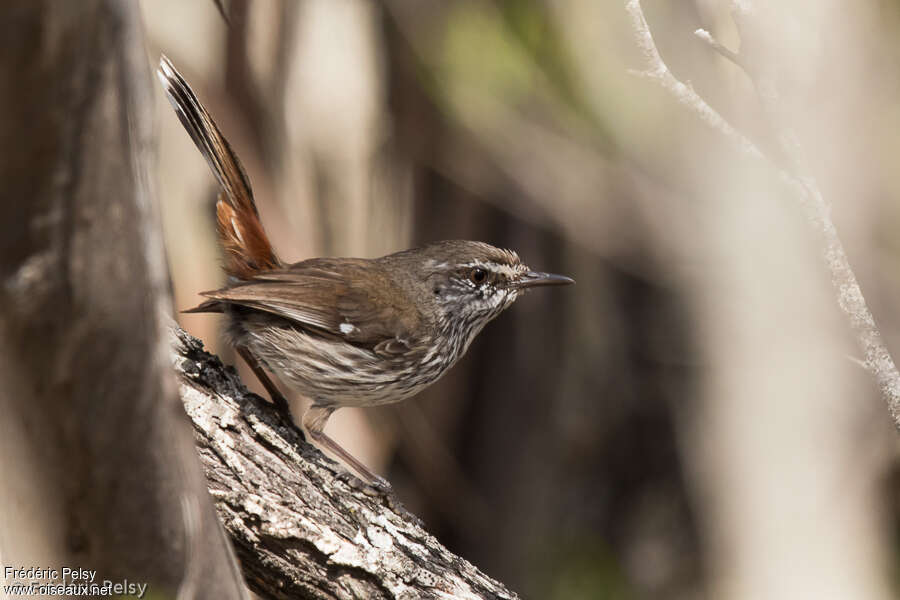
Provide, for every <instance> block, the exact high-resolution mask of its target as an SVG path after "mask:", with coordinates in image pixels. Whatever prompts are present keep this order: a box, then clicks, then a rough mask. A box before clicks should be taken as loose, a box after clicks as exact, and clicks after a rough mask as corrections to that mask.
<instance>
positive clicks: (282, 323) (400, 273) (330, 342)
mask: <svg viewBox="0 0 900 600" xmlns="http://www.w3.org/2000/svg"><path fill="white" fill-rule="evenodd" d="M158 75H159V79H160V81H162V84H163V86H164V88H165V90H166V95H167V96H168V98H169V101H170V102H171V103H172V106H173V107H174V108H175V112H176V113H177V114H178V117H179V119H180V120H181V122H182V124H183V125H184V127H185V129H187V131H188V133H189V134H190V136H191V138H192V139H193V140H194V143H195V144H196V145H197V148H199V149H200V152H201V153H202V154H203V156H204V157H205V158H206V161H207V162H208V163H209V165H210V167H211V168H212V170H213V173H214V174H215V176H216V179H218V180H219V183H220V184H221V186H222V188H223V191H222V192H220V194H219V199H218V202H217V204H216V214H217V218H218V235H219V240H220V242H221V244H222V246H223V248H224V249H225V272H226V273H227V274H228V282H227V285H226V287H225V288H223V289H220V290H216V291H212V292H204V294H203V295H204V296H206V297H208V298H209V300H207V301H206V302H204V303H202V304H201V305H200V306H198V307H196V308H193V309H191V310H189V311H186V312H221V313H224V314H225V315H226V316H227V318H228V329H227V333H228V338H229V340H230V343H231V344H233V345H234V347H235V349H236V350H237V352H238V353H239V354H240V355H241V356H242V357H243V358H244V360H245V361H247V364H249V365H250V368H251V369H253V372H254V373H255V374H256V376H257V377H259V380H260V381H261V382H262V384H263V385H264V386H265V388H266V390H267V391H268V392H269V394H270V395H271V397H272V401H273V402H274V403H275V404H276V405H277V406H278V407H279V408H280V409H282V410H284V411H285V412H288V404H287V401H286V400H285V398H284V396H282V394H281V392H280V391H279V390H278V388H277V387H276V386H275V385H274V384H273V383H272V381H271V380H270V379H269V377H268V376H267V375H266V373H265V371H264V370H263V369H262V367H263V366H264V367H265V368H267V369H268V370H269V371H272V372H274V373H276V374H277V375H278V376H279V377H280V378H281V379H282V380H283V381H284V382H285V383H287V384H289V385H290V386H291V387H293V388H294V389H296V390H297V391H299V392H300V393H302V394H304V395H305V396H307V397H309V398H310V399H311V400H312V402H313V404H312V406H311V407H310V408H309V410H307V411H306V414H304V415H303V427H304V428H305V429H306V431H307V432H308V433H309V435H310V437H311V438H312V439H313V440H315V441H316V442H318V443H320V444H322V445H323V446H325V447H327V448H329V449H330V450H332V451H333V452H334V453H336V454H337V455H338V456H340V457H341V458H342V459H343V460H344V461H345V462H346V463H348V464H349V465H350V466H352V467H353V468H354V469H355V470H356V471H358V472H359V473H360V474H362V475H363V476H364V477H365V478H367V479H368V480H369V481H370V482H375V481H383V480H381V479H380V478H378V477H376V476H375V475H374V474H373V473H372V472H371V471H369V469H367V468H366V467H365V465H363V464H362V463H360V462H359V461H358V460H356V459H355V458H353V456H351V455H350V454H349V453H348V452H346V451H345V450H344V449H343V448H341V447H340V446H339V445H338V444H337V443H336V442H335V441H334V440H332V439H331V438H329V437H328V436H326V435H325V433H324V431H323V430H324V428H325V423H326V422H327V421H328V417H330V416H331V414H332V413H333V412H334V411H335V410H337V409H338V408H340V407H342V406H375V405H379V404H388V403H392V402H399V401H401V400H404V399H406V398H409V397H410V396H413V395H415V394H416V393H418V392H419V391H421V390H422V389H423V388H425V387H427V386H428V385H431V384H432V383H434V382H435V381H437V379H438V378H439V377H440V376H441V375H443V374H444V373H445V372H446V371H447V369H449V368H450V367H451V366H453V364H454V363H455V362H456V361H457V360H459V358H460V357H461V356H462V355H463V354H465V352H466V350H467V349H468V347H469V344H470V343H471V342H472V340H473V339H474V338H475V336H476V335H477V334H478V332H480V331H481V329H482V328H483V327H484V326H485V325H486V324H487V323H488V322H489V321H490V320H491V319H493V318H494V317H496V316H497V315H499V314H500V313H501V312H503V311H504V310H505V309H506V308H508V307H509V306H510V305H511V304H512V303H513V302H514V301H515V300H516V298H518V297H519V296H520V295H522V294H523V293H524V292H525V291H526V290H528V289H530V288H532V287H536V286H544V285H561V284H569V283H574V281H573V280H572V279H570V278H568V277H563V276H561V275H552V274H549V273H536V272H534V271H532V270H531V269H529V268H528V267H527V266H526V265H524V264H522V262H521V261H520V260H519V257H518V256H517V255H516V253H515V252H510V251H509V250H501V249H499V248H495V247H493V246H490V245H488V244H485V243H482V242H469V241H461V240H453V241H444V242H436V243H433V244H428V245H427V246H422V247H421V248H415V249H412V250H405V251H403V252H397V253H395V254H389V255H387V256H383V257H381V258H375V259H366V258H312V259H309V260H304V261H301V262H298V263H293V264H286V263H283V262H281V260H279V259H278V257H277V256H276V255H275V252H274V251H273V249H272V246H271V244H270V243H269V240H268V237H267V236H266V233H265V231H264V230H263V228H262V224H261V223H260V220H259V216H258V214H257V211H256V205H255V203H254V201H253V193H252V191H251V189H250V182H249V180H248V179H247V175H246V174H245V173H244V170H243V168H242V167H241V164H240V161H239V160H238V158H237V156H236V155H235V154H234V152H233V151H232V150H231V147H230V146H229V145H228V142H227V141H226V140H225V138H224V137H223V136H222V134H221V132H220V131H219V129H218V127H217V126H216V124H215V123H214V122H213V120H212V118H211V117H210V115H209V113H208V112H207V111H206V109H205V108H204V107H203V106H202V105H201V104H200V102H199V101H198V100H197V97H196V96H195V95H194V93H193V91H192V90H191V88H190V87H189V86H188V84H187V82H185V80H184V78H183V77H182V76H181V75H180V74H179V73H178V71H176V70H175V68H174V67H173V66H172V63H171V62H169V60H168V59H167V58H166V57H165V56H163V57H162V58H161V60H160V66H159V71H158Z"/></svg>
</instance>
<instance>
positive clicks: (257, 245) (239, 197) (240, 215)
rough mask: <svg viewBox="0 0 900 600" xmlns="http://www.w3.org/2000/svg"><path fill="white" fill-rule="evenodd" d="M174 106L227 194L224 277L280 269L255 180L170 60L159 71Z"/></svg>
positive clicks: (220, 215) (223, 204) (221, 220)
mask: <svg viewBox="0 0 900 600" xmlns="http://www.w3.org/2000/svg"><path fill="white" fill-rule="evenodd" d="M157 75H158V76H159V79H160V81H161V82H162V84H163V87H164V88H165V90H166V96H168V98H169V102H170V103H171V104H172V106H173V107H174V108H175V113H176V114H177V115H178V118H179V119H180V120H181V123H182V125H184V128H185V129H186V130H187V132H188V134H190V136H191V139H192V140H194V144H196V146H197V149H199V150H200V152H201V154H203V157H204V158H206V162H207V163H209V166H210V168H211V169H212V171H213V173H214V174H215V176H216V179H218V180H219V184H220V185H221V186H222V189H223V191H222V192H220V193H219V200H218V202H217V203H216V217H217V230H218V233H219V241H220V243H221V244H222V248H224V250H225V272H226V273H228V274H229V275H231V276H232V277H237V278H238V279H250V278H251V277H253V276H254V275H255V274H257V273H259V272H261V271H267V270H271V269H277V268H279V267H280V266H281V262H280V261H279V260H278V257H277V256H275V252H274V251H273V250H272V244H271V243H269V238H268V237H267V236H266V232H265V231H264V230H263V228H262V223H260V221H259V213H257V211H256V204H255V203H254V201H253V190H252V189H251V187H250V180H249V179H248V178H247V174H246V173H245V172H244V168H243V167H242V166H241V161H240V160H238V157H237V156H236V155H235V153H234V151H232V149H231V146H230V145H229V144H228V141H227V140H226V139H225V136H223V135H222V132H221V131H219V128H218V127H217V126H216V123H215V121H213V119H212V117H211V116H210V115H209V113H208V112H207V111H206V109H205V108H204V107H203V105H202V104H200V101H199V100H197V96H196V95H195V94H194V92H193V90H191V88H190V86H189V85H188V84H187V82H186V81H185V80H184V78H183V77H182V76H181V74H180V73H179V72H178V71H177V70H175V67H174V66H172V63H171V62H170V61H169V59H168V58H166V57H165V56H163V57H161V58H160V61H159V70H158V71H157Z"/></svg>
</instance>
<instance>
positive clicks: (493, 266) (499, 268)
mask: <svg viewBox="0 0 900 600" xmlns="http://www.w3.org/2000/svg"><path fill="white" fill-rule="evenodd" d="M462 266H463V267H466V268H471V267H481V268H482V269H485V270H487V271H491V272H492V273H497V274H500V275H505V276H506V277H508V278H510V279H511V278H513V277H515V276H516V275H518V274H520V273H522V272H524V271H526V270H527V269H528V267H526V266H525V265H522V264H519V265H516V266H513V265H503V264H499V263H495V262H485V261H483V260H473V261H470V262H467V263H465V264H464V265H462Z"/></svg>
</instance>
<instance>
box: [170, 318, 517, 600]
mask: <svg viewBox="0 0 900 600" xmlns="http://www.w3.org/2000/svg"><path fill="white" fill-rule="evenodd" d="M173 335H174V338H175V339H174V343H173V353H174V362H175V366H176V370H177V371H178V373H179V374H180V375H181V386H180V388H181V396H182V400H183V401H184V406H185V409H186V410H187V412H188V415H189V416H190V418H191V420H192V421H193V424H194V433H195V439H196V442H197V447H198V450H199V453H200V460H201V463H202V465H203V468H204V470H205V471H206V476H207V480H208V483H209V488H210V492H211V493H212V495H213V498H214V499H215V504H216V509H217V511H218V513H219V517H220V519H221V521H222V522H223V524H224V526H225V529H226V531H227V532H228V534H229V535H230V537H231V540H232V543H233V544H234V547H235V549H236V551H237V554H238V557H239V558H240V560H241V563H242V567H243V571H244V575H245V577H246V579H247V583H248V584H249V585H250V587H251V589H252V590H253V591H254V592H256V593H257V594H260V595H261V596H263V597H265V598H285V599H287V598H297V597H303V598H323V599H324V598H472V599H475V598H498V599H499V598H508V599H513V598H516V595H515V594H514V593H513V592H511V591H509V590H508V589H506V588H505V587H504V586H503V585H502V584H501V583H499V582H497V581H494V580H493V579H491V578H489V577H487V576H486V575H484V574H482V573H481V572H479V571H478V570H477V569H476V568H475V567H474V566H472V565H471V564H470V563H469V562H467V561H466V560H464V559H462V558H460V557H458V556H455V555H453V554H452V553H450V552H449V551H448V550H447V549H446V548H444V547H443V546H441V544H440V543H439V542H438V541H437V540H436V539H435V538H434V537H433V536H431V535H429V534H428V533H427V532H426V531H424V530H423V529H422V527H421V525H420V524H419V523H418V519H416V518H415V517H413V516H412V515H410V514H409V513H407V512H406V510H405V509H403V508H402V506H400V505H399V502H398V501H397V500H396V497H395V496H394V493H393V492H392V491H387V492H384V491H375V490H373V489H371V488H369V487H368V486H365V485H364V484H362V483H360V482H359V481H358V480H357V479H356V478H355V477H354V476H352V475H350V474H349V473H346V472H345V471H344V470H343V469H342V468H341V467H340V466H338V465H337V464H336V463H334V462H333V461H331V460H329V459H327V458H326V457H324V456H323V455H322V453H321V452H319V451H318V450H317V449H315V448H314V447H313V446H311V445H310V444H308V443H306V442H305V441H304V440H303V434H302V432H301V431H300V430H299V429H297V427H296V426H295V425H294V424H293V423H288V422H287V421H285V420H284V418H283V417H282V416H281V415H280V414H278V413H277V412H276V411H275V410H273V409H272V406H271V404H269V403H268V402H266V401H265V400H263V399H261V398H259V397H258V396H256V395H253V394H251V393H249V392H248V391H247V390H246V388H244V386H243V384H242V383H241V382H240V380H239V379H238V377H237V375H236V374H235V373H234V371H233V370H232V369H226V368H224V367H223V366H222V363H221V362H220V361H219V359H218V358H216V357H215V356H212V355H211V354H208V353H207V352H204V351H203V346H202V344H201V342H200V341H199V340H196V339H195V338H193V337H191V336H190V335H188V334H187V333H185V332H184V331H182V330H181V329H175V330H174V333H173Z"/></svg>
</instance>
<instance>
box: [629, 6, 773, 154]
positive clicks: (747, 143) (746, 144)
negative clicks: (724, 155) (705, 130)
mask: <svg viewBox="0 0 900 600" xmlns="http://www.w3.org/2000/svg"><path fill="white" fill-rule="evenodd" d="M625 9H626V10H627V11H628V14H629V16H630V17H631V27H632V29H633V30H634V35H635V41H636V42H637V45H638V48H640V50H641V53H642V54H643V55H644V62H645V63H646V68H645V69H644V70H642V71H637V72H636V74H637V75H639V76H641V77H645V78H647V79H652V80H654V81H656V82H657V83H658V84H659V85H661V86H662V87H663V89H665V90H666V91H668V92H669V93H670V94H672V95H673V96H674V97H675V99H676V100H678V102H679V103H681V104H682V105H683V106H685V107H686V108H688V109H690V110H691V111H692V112H693V113H694V114H695V115H697V117H699V119H700V120H701V121H703V122H704V123H706V124H707V125H708V126H709V127H711V128H713V129H714V130H716V131H718V132H720V133H721V134H722V135H724V136H725V137H726V138H728V140H729V141H730V142H732V143H733V144H734V145H735V146H736V147H737V149H738V150H739V151H740V152H741V153H742V154H745V155H747V156H750V157H753V158H757V159H763V160H764V159H765V156H764V155H763V153H762V152H761V151H760V149H759V148H758V147H757V146H756V144H754V143H753V142H752V141H751V140H750V139H749V138H748V137H747V136H745V135H744V134H742V133H741V132H740V131H738V130H737V129H735V128H734V127H733V126H732V125H731V124H730V123H729V122H728V121H726V120H725V119H724V118H723V117H722V115H720V114H719V113H718V112H717V111H716V110H715V109H714V108H712V107H711V106H710V105H709V104H707V103H706V101H705V100H704V99H703V98H701V97H700V95H699V94H697V92H695V91H694V89H693V88H692V87H691V86H689V85H686V84H684V83H682V82H681V81H680V80H679V79H678V78H676V77H675V76H674V75H672V72H671V71H670V70H669V67H668V66H667V65H666V63H665V62H663V59H662V57H661V56H660V55H659V50H657V49H656V43H655V42H654V41H653V35H652V34H651V33H650V27H649V26H648V25H647V19H645V18H644V11H643V9H642V8H641V3H640V1H639V0H626V2H625Z"/></svg>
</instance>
